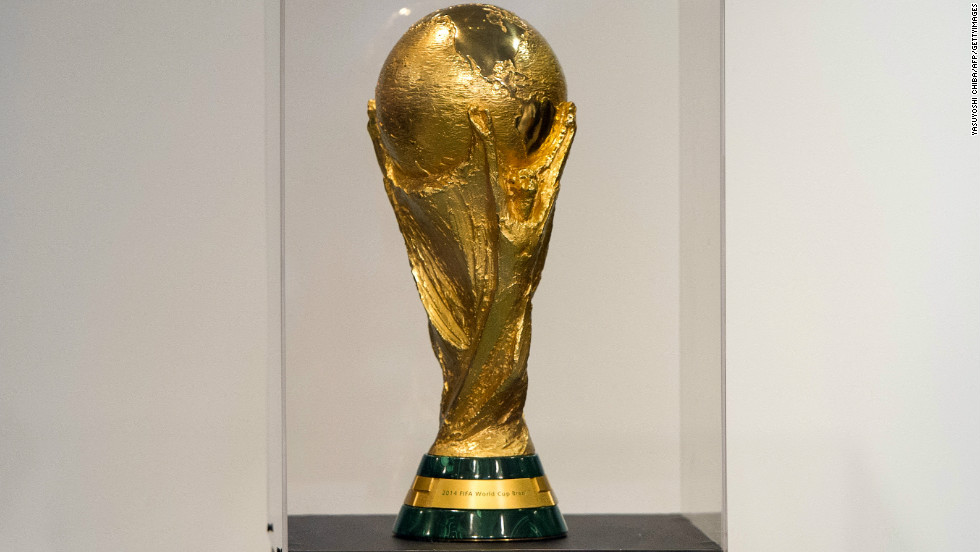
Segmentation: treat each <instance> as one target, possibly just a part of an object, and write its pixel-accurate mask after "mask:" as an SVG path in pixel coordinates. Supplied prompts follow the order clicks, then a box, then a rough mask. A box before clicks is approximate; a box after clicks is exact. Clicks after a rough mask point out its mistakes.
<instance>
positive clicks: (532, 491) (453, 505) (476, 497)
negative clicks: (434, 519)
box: [405, 476, 555, 510]
mask: <svg viewBox="0 0 980 552" xmlns="http://www.w3.org/2000/svg"><path fill="white" fill-rule="evenodd" d="M405 504H408V505H409V506H416V507H419V508H450V509H454V510H506V509H511V508H539V507H541V506H554V505H555V497H554V496H553V495H552V494H551V486H550V485H549V484H548V478H547V477H545V476H541V477H523V478H520V479H479V480H474V479H442V478H434V477H422V476H416V477H415V482H414V483H413V484H412V488H411V489H410V490H409V491H408V496H406V497H405Z"/></svg>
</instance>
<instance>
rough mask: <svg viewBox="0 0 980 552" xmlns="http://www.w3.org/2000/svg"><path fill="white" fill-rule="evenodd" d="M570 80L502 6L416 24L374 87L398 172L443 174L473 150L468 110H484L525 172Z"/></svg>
mask: <svg viewBox="0 0 980 552" xmlns="http://www.w3.org/2000/svg"><path fill="white" fill-rule="evenodd" d="M565 95H566V88H565V77H564V75H563V74H562V70H561V66H560V65H559V64H558V60H557V58H556V57H555V54H554V52H553V51H552V50H551V47H550V46H549V45H548V43H547V42H546V41H545V40H544V38H543V37H542V36H541V34H540V33H538V32H537V31H536V30H535V29H534V28H533V27H531V26H530V25H529V24H528V23H527V22H525V21H523V20H522V19H520V18H519V17H517V16H516V15H514V14H513V13H510V12H508V11H506V10H503V9H501V8H498V7H495V6H487V5H479V4H469V5H463V6H454V7H451V8H446V9H444V10H440V11H437V12H435V13H433V14H430V15H429V16H427V17H425V18H423V19H422V20H421V21H419V22H418V23H416V24H415V25H413V26H412V27H411V28H410V29H409V30H408V32H406V33H405V35H404V36H403V37H402V38H401V40H399V41H398V43H397V44H396V45H395V47H394V48H393V49H392V51H391V54H389V56H388V59H387V60H386V61H385V64H384V67H383V68H382V70H381V75H380V77H379V78H378V85H377V89H376V91H375V101H376V106H377V122H378V128H379V131H380V137H381V141H382V142H383V143H384V145H385V148H386V150H387V151H388V153H389V155H391V156H392V158H393V160H394V161H395V163H396V164H397V165H398V167H399V169H401V170H402V171H404V172H405V173H407V174H411V175H416V176H421V175H432V174H442V173H445V172H446V171H449V170H451V169H453V168H454V167H456V166H457V165H459V164H460V163H461V162H463V161H465V160H466V158H467V155H468V152H469V149H470V136H471V129H470V121H469V119H468V114H467V113H468V108H469V107H470V106H472V105H478V106H481V107H483V108H485V109H486V110H487V111H488V112H489V114H490V116H491V118H492V120H493V121H492V124H493V126H494V130H495V134H496V136H495V138H496V141H497V152H498V155H499V156H500V161H501V163H502V164H505V165H508V166H510V167H513V168H519V167H520V166H522V165H526V164H527V163H528V159H529V157H530V156H532V155H533V154H534V153H535V152H536V151H537V150H538V149H539V148H540V146H541V145H542V143H543V142H544V140H545V138H547V136H548V134H549V132H550V130H551V126H552V124H553V121H554V118H555V110H556V106H557V105H559V104H561V103H562V102H564V101H565V100H566V97H565Z"/></svg>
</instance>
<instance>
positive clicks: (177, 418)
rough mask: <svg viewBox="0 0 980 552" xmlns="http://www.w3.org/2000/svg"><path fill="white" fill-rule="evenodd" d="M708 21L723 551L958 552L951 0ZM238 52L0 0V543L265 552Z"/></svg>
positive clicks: (258, 188)
mask: <svg viewBox="0 0 980 552" xmlns="http://www.w3.org/2000/svg"><path fill="white" fill-rule="evenodd" d="M727 17H728V25H727V52H728V72H727V78H728V85H729V87H728V101H727V111H728V208H727V213H728V246H729V252H728V262H729V264H728V301H729V303H728V305H729V310H728V331H729V339H728V353H729V356H728V423H729V496H728V503H729V511H730V537H731V546H732V550H735V551H736V552H742V551H752V552H755V551H765V550H781V549H785V548H786V547H787V546H791V547H793V548H794V549H798V550H928V549H962V550H968V549H971V546H973V544H974V542H975V538H974V532H975V531H974V526H975V520H976V519H977V518H978V517H980V502H978V500H980V499H978V497H980V481H978V475H977V473H978V472H977V470H976V469H975V461H974V459H975V458H976V457H977V454H978V453H980V443H978V439H980V437H978V435H980V428H978V423H980V422H978V420H980V406H978V404H980V402H978V401H977V398H978V396H980V393H978V391H980V382H978V378H980V339H978V336H980V241H978V240H980V216H978V206H980V195H978V194H980V192H978V190H980V185H978V184H977V174H980V173H978V171H980V167H978V166H977V163H978V161H977V160H978V159H980V155H978V153H980V151H978V147H980V146H978V144H980V140H978V138H977V137H971V136H969V112H968V107H969V106H968V102H969V82H968V80H969V74H968V63H969V59H968V50H969V34H968V33H969V22H968V17H969V3H968V2H948V3H938V2H936V3H930V4H928V5H926V4H920V3H915V2H898V3H890V4H888V5H887V7H883V6H873V5H871V4H865V3H858V2H822V3H810V4H801V3H781V2H751V3H750V2H738V1H734V2H730V3H729V5H728V9H727ZM262 52H263V50H262V9H261V5H258V4H256V3H247V4H243V3H227V4H223V5H217V6H211V5H201V4H198V3H177V4H175V3H170V4H168V5H167V6H166V7H153V6H151V5H150V4H140V5H139V7H135V6H133V5H130V4H119V5H104V4H90V5H70V6H69V5H53V4H33V3H32V4H28V3H19V4H12V3H4V4H0V67H3V71H2V72H0V99H2V101H0V137H2V142H0V144H2V148H0V528H2V531H3V534H4V546H5V547H6V548H10V549H25V550H28V549H29V550H103V549H120V550H174V549H178V550H179V549H208V550H265V549H266V543H265V537H264V535H263V534H262V528H261V525H263V524H264V522H265V513H264V504H265V500H264V495H265V481H264V477H265V474H264V454H265V446H264V436H263V435H261V428H264V423H263V406H262V405H263V404H264V393H263V386H264V376H263V370H264V361H265V356H264V355H265V353H264V340H265V323H264V316H265V311H264V309H265V297H264V293H265V287H264V285H265V282H264V278H265V272H264V270H265V250H264V231H263V228H262V226H261V224H262V222H263V221H264V213H263V209H264V201H265V197H264V187H263V184H262V175H263V171H262V165H261V159H262V156H263V150H262V148H263V139H262V111H261V110H262V105H263V102H262V86H263V74H262V66H261V60H262ZM556 236H557V234H556ZM256 428H259V429H258V430H256Z"/></svg>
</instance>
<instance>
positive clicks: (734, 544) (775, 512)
mask: <svg viewBox="0 0 980 552" xmlns="http://www.w3.org/2000/svg"><path fill="white" fill-rule="evenodd" d="M969 18H970V4H969V2H928V3H926V2H889V3H887V4H882V3H872V2H844V1H824V2H776V1H754V2H740V1H733V2H730V3H729V6H728V10H727V43H726V49H727V55H728V65H727V85H728V87H727V90H728V95H727V104H726V105H727V110H728V118H727V125H728V126H727V129H728V133H727V139H728V142H727V159H728V166H727V168H728V172H727V176H728V181H727V192H728V204H727V212H728V220H727V222H728V228H727V230H728V474H729V477H728V506H729V516H730V517H729V528H730V532H731V533H730V545H731V549H732V550H734V551H736V552H743V551H744V552H750V551H751V552H757V551H764V550H785V549H793V550H814V551H828V550H833V551H845V550H855V551H857V550H860V551H872V550H889V551H898V550H903V551H905V550H907V551H921V550H976V549H977V544H976V543H977V536H976V527H977V520H978V519H980V471H978V470H977V457H978V455H980V136H970V124H969V123H970V113H969V107H970V105H969V102H970V73H969V70H970V34H969V33H970V20H969Z"/></svg>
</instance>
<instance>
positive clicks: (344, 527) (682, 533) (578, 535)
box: [289, 514, 721, 552]
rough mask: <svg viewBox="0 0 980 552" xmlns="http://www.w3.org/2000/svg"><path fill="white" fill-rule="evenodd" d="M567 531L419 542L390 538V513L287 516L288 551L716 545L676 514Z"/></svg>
mask: <svg viewBox="0 0 980 552" xmlns="http://www.w3.org/2000/svg"><path fill="white" fill-rule="evenodd" d="M565 522H566V523H567V524H568V536H567V537H565V538H561V539H553V540H540V541H523V542H474V543H465V542H463V543H459V542H422V541H411V540H404V539H399V538H395V537H394V536H392V534H391V529H392V527H393V526H394V523H395V516H393V515H377V516H289V549H290V551H291V552H340V551H345V552H382V551H394V550H399V551H434V550H451V551H454V552H472V551H479V550H491V551H500V552H505V551H516V550H566V551H585V550H589V551H594V552H611V551H617V550H618V551H627V550H629V551H647V552H668V551H669V552H686V551H697V550H716V551H720V550H721V547H720V546H718V544H716V543H715V542H714V541H712V540H711V539H709V538H708V537H706V536H705V535H704V533H702V532H701V531H699V530H698V529H697V528H695V527H694V526H693V525H691V522H690V521H688V520H687V518H685V517H684V516H681V515H679V514H637V515H622V514H610V515H586V514H570V515H568V514H566V515H565Z"/></svg>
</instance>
